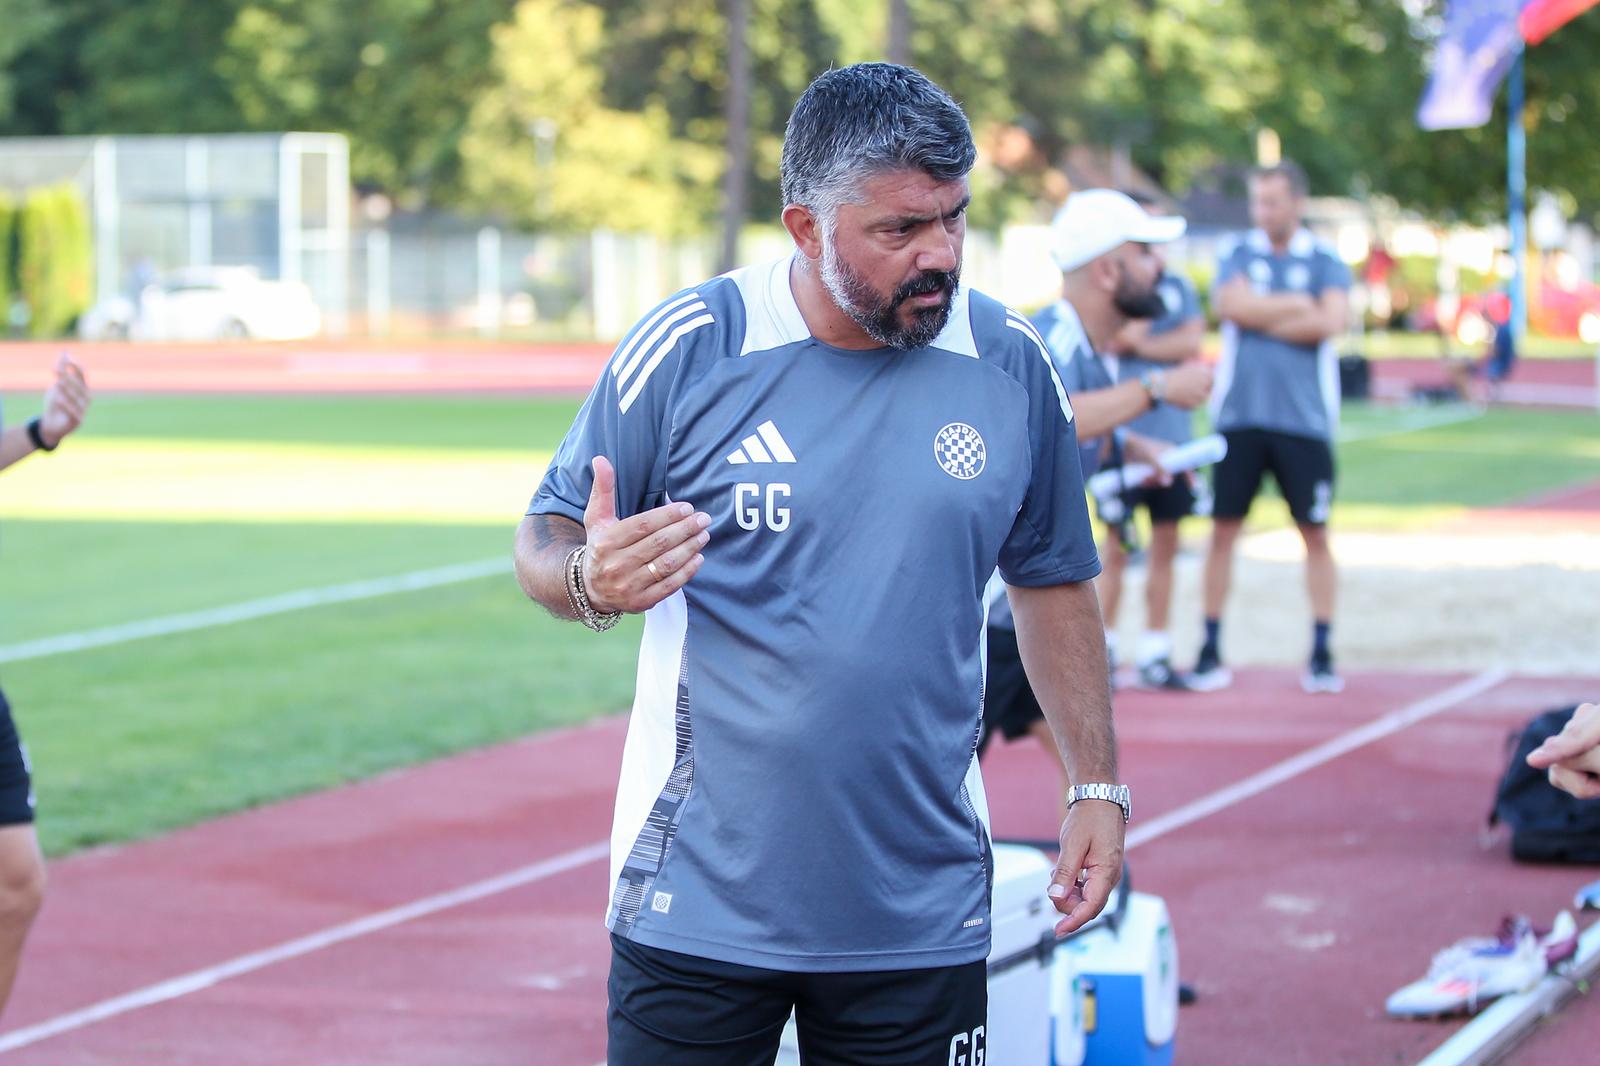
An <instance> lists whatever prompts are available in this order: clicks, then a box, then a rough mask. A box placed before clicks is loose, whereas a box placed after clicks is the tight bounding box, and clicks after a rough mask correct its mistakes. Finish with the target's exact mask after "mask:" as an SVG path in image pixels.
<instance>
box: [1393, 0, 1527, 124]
mask: <svg viewBox="0 0 1600 1066" xmlns="http://www.w3.org/2000/svg"><path fill="white" fill-rule="evenodd" d="M1527 2H1528V0H1451V3H1450V6H1449V8H1447V9H1446V11H1445V20H1444V35H1443V36H1441V37H1440V38H1439V44H1438V47H1437V49H1436V50H1435V52H1434V56H1433V77H1432V78H1431V79H1430V80H1429V82H1428V88H1427V91H1426V92H1424V93H1423V94H1422V103H1421V104H1419V105H1418V106H1417V125H1419V126H1421V127H1422V128H1423V129H1425V130H1454V129H1465V128H1467V127H1469V126H1481V125H1483V124H1484V123H1485V122H1488V121H1489V115H1490V114H1491V113H1492V112H1493V110H1494V94H1495V90H1497V89H1498V88H1500V83H1501V82H1502V81H1504V80H1505V76H1506V71H1508V70H1510V69H1511V63H1512V60H1514V59H1515V58H1516V56H1517V53H1518V52H1519V51H1520V50H1521V49H1522V32H1521V31H1520V30H1519V29H1518V28H1517V17H1518V16H1519V15H1520V14H1521V13H1522V9H1523V7H1525V6H1526V5H1527Z"/></svg>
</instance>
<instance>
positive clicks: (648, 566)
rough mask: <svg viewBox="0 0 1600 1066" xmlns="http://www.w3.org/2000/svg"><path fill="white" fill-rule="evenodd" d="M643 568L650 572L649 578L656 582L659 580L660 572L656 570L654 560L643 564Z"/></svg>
mask: <svg viewBox="0 0 1600 1066" xmlns="http://www.w3.org/2000/svg"><path fill="white" fill-rule="evenodd" d="M644 568H645V569H646V570H648V571H650V576H651V577H653V578H655V579H656V580H657V581H660V580H661V571H659V570H657V569H656V564H655V560H654V559H652V560H651V561H650V562H648V563H645V564H644Z"/></svg>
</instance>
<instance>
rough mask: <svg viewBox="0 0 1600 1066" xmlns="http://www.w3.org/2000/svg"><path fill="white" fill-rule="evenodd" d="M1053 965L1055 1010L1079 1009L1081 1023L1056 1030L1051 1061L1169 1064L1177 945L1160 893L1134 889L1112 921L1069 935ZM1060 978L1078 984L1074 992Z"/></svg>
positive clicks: (1066, 1064)
mask: <svg viewBox="0 0 1600 1066" xmlns="http://www.w3.org/2000/svg"><path fill="white" fill-rule="evenodd" d="M1056 962H1057V964H1058V966H1060V968H1061V974H1060V976H1059V978H1058V981H1057V988H1056V993H1055V996H1054V999H1053V1002H1054V1005H1055V1009H1056V1012H1057V1015H1058V1017H1059V1016H1060V1015H1061V1014H1063V1013H1065V1012H1068V1011H1070V1010H1076V1011H1078V1012H1079V1016H1080V1017H1081V1019H1082V1021H1081V1024H1080V1026H1079V1031H1078V1033H1077V1034H1076V1035H1074V1034H1072V1032H1071V1029H1070V1027H1062V1028H1058V1029H1057V1041H1056V1047H1055V1053H1056V1057H1055V1059H1054V1060H1053V1061H1052V1066H1075V1064H1078V1063H1082V1066H1171V1063H1172V1055H1173V1047H1174V1038H1175V1037H1176V1036H1177V1031H1178V944H1177V940H1176V939H1175V938H1174V936H1173V933H1172V921H1171V919H1170V918H1169V917H1168V916H1167V905H1166V903H1164V902H1163V901H1162V900H1161V898H1160V897H1159V896H1150V895H1146V894H1145V893H1143V892H1129V893H1128V897H1127V906H1126V908H1125V909H1123V910H1122V911H1121V913H1120V914H1119V915H1116V916H1114V920H1101V921H1097V922H1096V923H1095V924H1094V925H1093V926H1091V927H1090V928H1089V929H1088V930H1087V931H1085V932H1083V933H1081V934H1079V935H1078V936H1075V937H1073V938H1072V939H1070V940H1068V941H1067V942H1066V943H1065V944H1064V945H1062V948H1061V950H1060V951H1058V952H1056ZM1068 975H1070V976H1068ZM1063 979H1065V980H1067V981H1070V982H1071V984H1075V985H1076V986H1078V987H1077V990H1076V994H1074V990H1073V989H1072V988H1071V987H1070V986H1068V985H1064V984H1063ZM1074 1001H1076V1002H1074ZM1063 1036H1065V1037H1067V1039H1066V1040H1065V1041H1063V1040H1062V1039H1061V1038H1062V1037H1063ZM996 1066H999V1064H998V1063H997V1064H996Z"/></svg>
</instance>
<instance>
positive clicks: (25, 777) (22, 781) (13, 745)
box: [0, 692, 33, 826]
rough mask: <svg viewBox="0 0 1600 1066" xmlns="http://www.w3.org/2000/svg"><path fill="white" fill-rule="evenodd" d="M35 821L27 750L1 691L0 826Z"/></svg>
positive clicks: (31, 777)
mask: <svg viewBox="0 0 1600 1066" xmlns="http://www.w3.org/2000/svg"><path fill="white" fill-rule="evenodd" d="M32 822H33V775H32V773H31V772H30V767H29V766H28V751H27V749H26V748H24V747H23V746H22V738H21V737H19V736H18V735H17V724H16V723H15V722H13V721H12V720H11V704H9V703H7V702H6V694H5V693H4V692H0V826H7V825H28V824H31V823H32Z"/></svg>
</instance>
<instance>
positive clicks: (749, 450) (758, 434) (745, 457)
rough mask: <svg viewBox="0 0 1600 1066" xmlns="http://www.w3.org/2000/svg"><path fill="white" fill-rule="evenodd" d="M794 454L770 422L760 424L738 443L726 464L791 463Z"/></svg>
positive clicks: (769, 420) (793, 460) (793, 459)
mask: <svg viewBox="0 0 1600 1066" xmlns="http://www.w3.org/2000/svg"><path fill="white" fill-rule="evenodd" d="M795 461H796V460H795V457H794V452H792V451H790V450H789V445H788V442H786V441H785V440H784V439H783V434H781V433H779V432H778V427H777V426H775V425H773V424H772V420H771V419H768V420H767V421H765V422H763V423H761V424H760V425H759V426H757V427H756V431H755V432H754V433H752V434H750V435H749V436H748V437H746V438H745V439H744V440H742V441H740V442H739V447H737V448H735V449H734V451H733V454H732V455H730V456H728V462H730V463H732V464H733V465H734V466H743V465H744V464H746V463H792V462H795Z"/></svg>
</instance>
